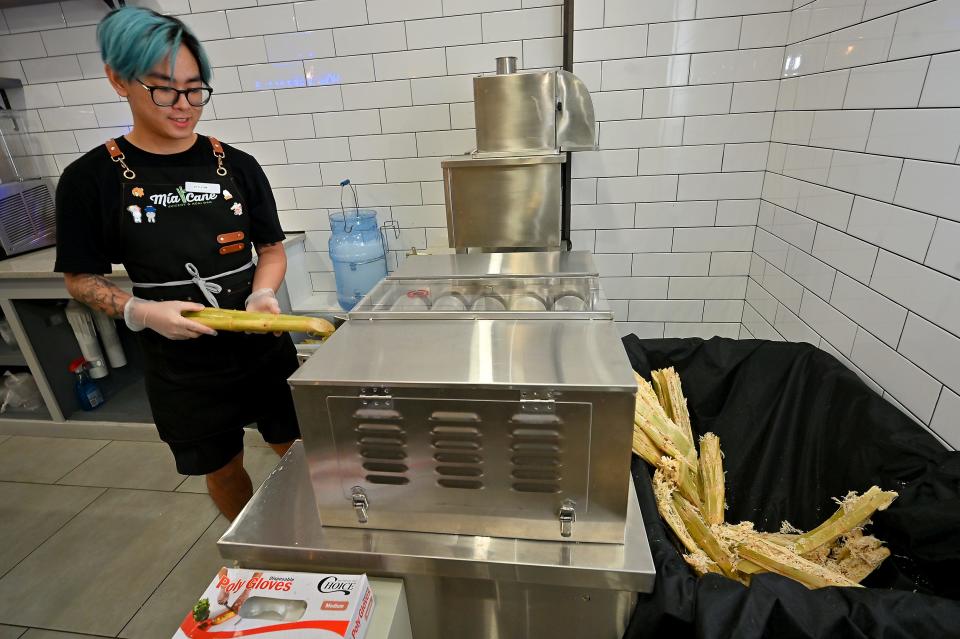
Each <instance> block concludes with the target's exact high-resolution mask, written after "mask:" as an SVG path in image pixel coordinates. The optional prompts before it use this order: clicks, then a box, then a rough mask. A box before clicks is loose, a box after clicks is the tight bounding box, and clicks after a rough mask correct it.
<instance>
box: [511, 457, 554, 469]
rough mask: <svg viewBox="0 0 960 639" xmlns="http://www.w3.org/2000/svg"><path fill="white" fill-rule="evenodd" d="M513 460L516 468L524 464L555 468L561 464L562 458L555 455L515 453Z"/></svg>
mask: <svg viewBox="0 0 960 639" xmlns="http://www.w3.org/2000/svg"><path fill="white" fill-rule="evenodd" d="M511 461H512V462H513V465H514V467H515V468H516V467H523V466H536V467H538V468H540V467H546V468H553V467H557V466H560V460H559V459H557V458H556V457H555V456H553V455H514V457H513V459H512V460H511Z"/></svg>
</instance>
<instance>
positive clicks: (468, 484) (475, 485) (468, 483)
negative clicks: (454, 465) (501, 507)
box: [437, 477, 483, 490]
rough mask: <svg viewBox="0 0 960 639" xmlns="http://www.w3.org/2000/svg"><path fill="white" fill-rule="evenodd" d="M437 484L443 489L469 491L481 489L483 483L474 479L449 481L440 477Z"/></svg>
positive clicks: (447, 478)
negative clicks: (465, 489) (464, 489)
mask: <svg viewBox="0 0 960 639" xmlns="http://www.w3.org/2000/svg"><path fill="white" fill-rule="evenodd" d="M437 483H438V484H440V485H441V486H443V487H444V488H467V489H470V490H479V489H481V488H483V482H481V481H477V480H474V479H450V478H449V477H441V478H440V479H438V480H437Z"/></svg>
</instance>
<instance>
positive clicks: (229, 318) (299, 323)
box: [183, 308, 334, 335]
mask: <svg viewBox="0 0 960 639" xmlns="http://www.w3.org/2000/svg"><path fill="white" fill-rule="evenodd" d="M183 316H184V317H186V318H188V319H191V320H193V321H195V322H198V323H200V324H203V325H204V326H207V327H209V328H212V329H214V330H216V331H234V332H247V333H278V332H284V333H311V334H314V335H330V334H331V333H333V330H334V328H333V324H331V323H330V322H328V321H327V320H325V319H322V318H319V317H308V316H305V315H274V314H273V313H251V312H248V311H234V310H231V309H224V308H205V309H203V310H202V311H185V312H184V313H183Z"/></svg>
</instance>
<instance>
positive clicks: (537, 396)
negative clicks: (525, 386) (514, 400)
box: [520, 391, 557, 415]
mask: <svg viewBox="0 0 960 639" xmlns="http://www.w3.org/2000/svg"><path fill="white" fill-rule="evenodd" d="M520 410H521V411H523V412H524V413H533V414H538V415H552V414H554V413H555V412H556V411H557V403H556V402H555V401H554V399H553V393H551V392H550V391H546V392H537V391H529V392H523V393H520Z"/></svg>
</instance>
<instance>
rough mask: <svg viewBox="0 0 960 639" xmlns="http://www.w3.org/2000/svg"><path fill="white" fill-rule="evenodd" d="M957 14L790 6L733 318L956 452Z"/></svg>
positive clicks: (922, 8)
mask: <svg viewBox="0 0 960 639" xmlns="http://www.w3.org/2000/svg"><path fill="white" fill-rule="evenodd" d="M861 10H862V11H863V12H862V14H861V13H860V12H861ZM957 20H960V5H958V4H957V3H956V2H950V1H949V0H935V1H932V2H919V1H917V0H867V2H866V3H865V4H864V3H863V2H825V1H823V0H820V1H818V2H814V3H803V5H802V6H798V7H797V8H796V9H794V10H793V11H792V12H791V24H790V29H789V33H788V37H787V40H786V42H785V43H786V45H787V48H786V53H785V56H784V60H783V67H782V69H783V70H782V72H781V76H782V79H781V82H780V92H779V99H778V102H777V114H776V119H775V123H774V128H773V134H772V142H773V144H771V148H770V153H769V155H768V161H767V166H766V169H767V173H766V176H765V183H764V189H763V195H762V199H763V200H764V202H763V204H762V207H761V213H760V216H759V219H758V226H759V228H758V230H757V237H756V240H755V242H754V248H753V260H754V264H752V265H751V269H750V284H749V286H748V289H747V298H746V306H745V308H744V312H743V322H742V323H743V325H744V326H745V327H746V330H747V331H749V332H750V333H751V334H753V335H755V336H758V337H760V336H763V337H767V338H774V339H776V338H778V337H779V338H782V339H791V340H796V339H801V340H807V341H810V342H812V343H814V344H816V345H818V346H820V347H821V348H823V349H824V350H827V351H828V352H831V353H833V354H834V355H836V356H837V357H838V358H839V359H841V361H843V362H844V363H845V364H846V365H848V366H849V367H851V368H853V369H854V370H855V371H856V372H857V373H858V374H859V375H860V376H861V377H862V378H864V380H865V381H867V383H868V384H870V385H872V386H874V387H875V388H877V389H878V391H879V390H882V391H883V393H884V396H885V397H887V398H888V399H890V401H891V403H894V404H895V405H897V406H898V407H899V408H901V410H905V411H906V412H907V413H908V414H909V415H910V416H911V417H913V418H914V419H915V420H917V421H919V422H921V423H923V424H926V425H928V427H929V428H931V429H932V430H933V431H935V432H936V433H937V434H938V435H940V437H942V438H943V439H944V440H946V441H947V442H949V443H950V444H951V445H953V446H955V447H956V446H958V445H960V427H958V426H957V423H956V422H957V416H958V414H960V412H958V409H957V400H956V398H957V391H958V386H960V373H958V371H960V367H958V365H957V363H956V362H957V359H956V358H957V357H960V320H958V319H957V318H960V258H958V257H957V256H958V255H960V251H958V249H957V247H958V246H960V224H957V221H958V220H960V214H958V212H957V210H958V209H957V207H956V201H957V198H958V197H960V186H958V184H960V166H957V161H958V157H957V154H958V152H960V90H958V88H957V87H958V85H957V82H956V64H958V63H960V53H958V52H957V49H960V31H958V30H957V29H956V27H955V25H956V22H957ZM771 24H773V23H771ZM918 107H922V108H918ZM811 116H812V119H810V118H811ZM810 229H813V232H814V235H813V243H812V246H811V245H810V235H809V231H810ZM676 232H677V231H675V233H676ZM674 245H676V238H675V239H674ZM776 304H779V306H777V307H776V311H774V310H773V307H774V306H775V305H776ZM798 304H799V306H797V305H798ZM771 314H772V315H771Z"/></svg>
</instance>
